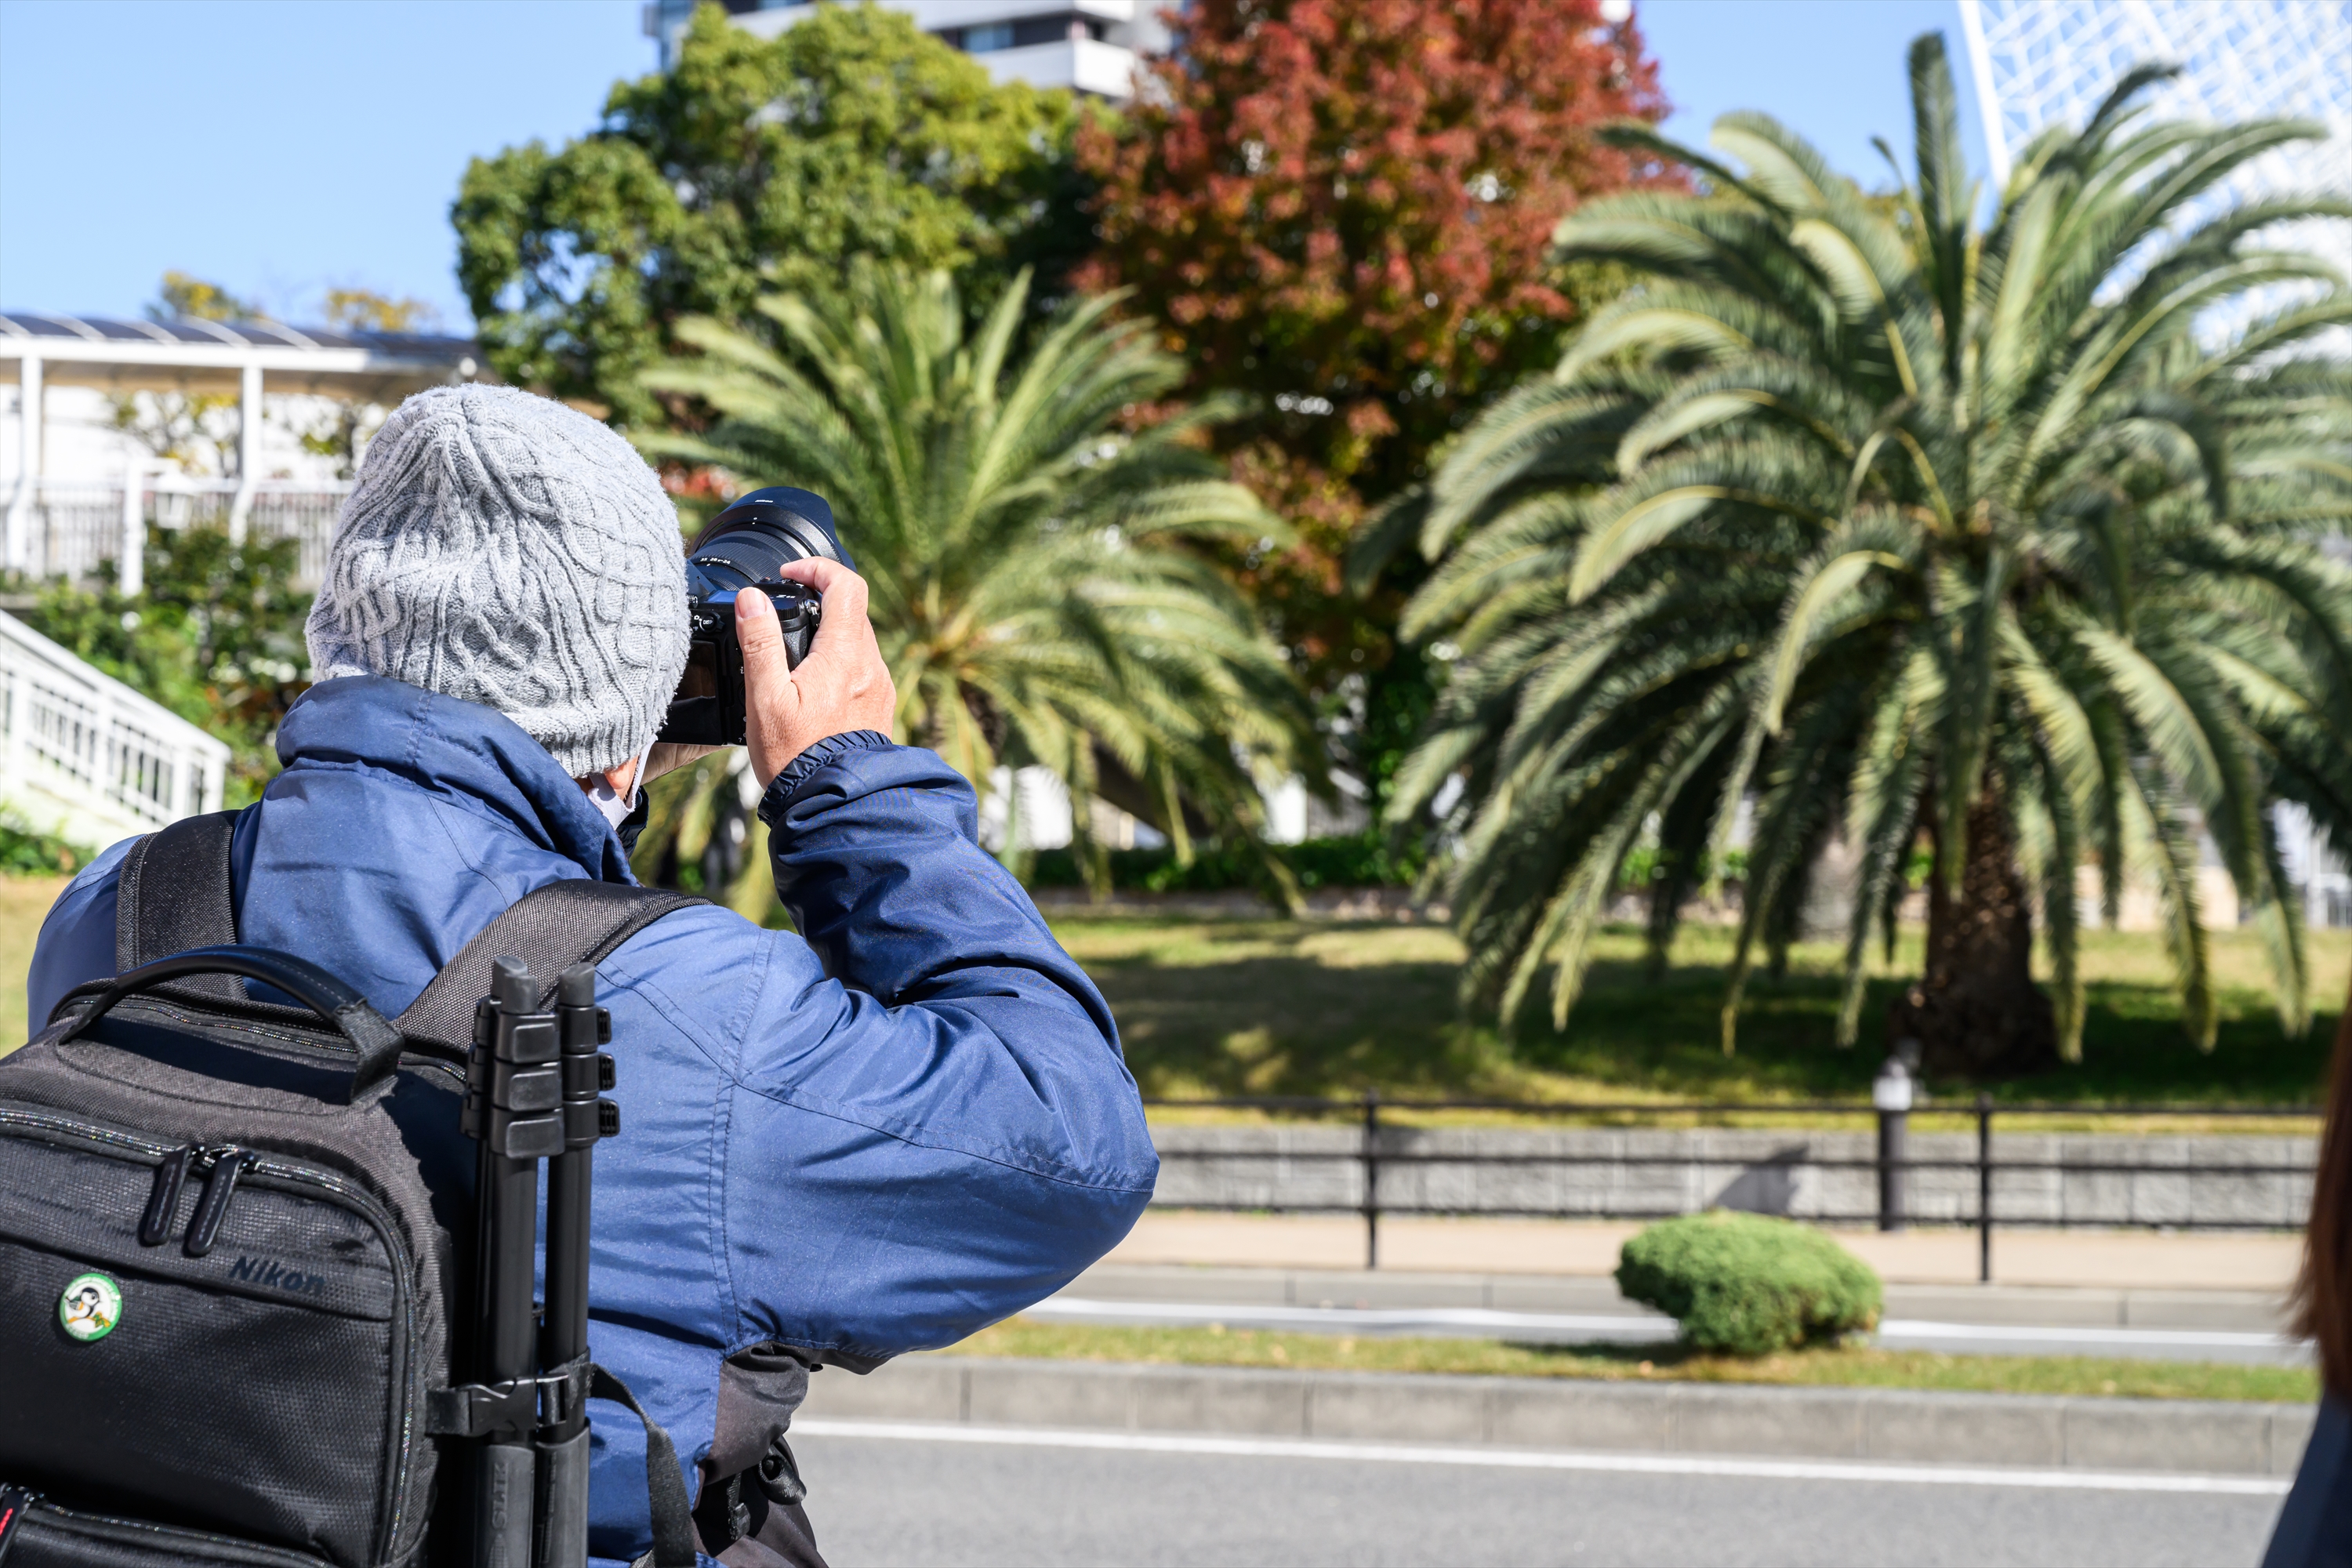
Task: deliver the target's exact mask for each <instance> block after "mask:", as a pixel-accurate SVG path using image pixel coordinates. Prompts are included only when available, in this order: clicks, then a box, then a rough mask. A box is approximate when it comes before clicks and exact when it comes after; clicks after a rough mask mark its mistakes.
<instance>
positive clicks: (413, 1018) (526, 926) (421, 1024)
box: [394, 879, 709, 1050]
mask: <svg viewBox="0 0 2352 1568" xmlns="http://www.w3.org/2000/svg"><path fill="white" fill-rule="evenodd" d="M708 902H709V900H707V899H698V898H695V897H693V896H691V895H690V894H687V893H668V892H663V891H661V890H660V889H655V888H626V887H623V886H622V885H620V884H619V883H617V882H589V881H583V880H580V879H572V880H570V881H562V882H550V883H549V884H548V885H547V886H546V887H544V888H541V889H537V890H535V891H533V892H530V893H526V894H524V895H523V896H522V897H521V898H520V899H518V900H515V902H514V904H513V905H512V907H510V908H509V910H507V911H506V913H504V914H502V915H500V916H499V918H498V919H496V920H494V921H491V922H490V923H489V924H488V925H486V926H484V927H483V928H482V929H481V931H479V932H478V933H477V934H476V936H475V937H474V940H473V941H471V942H467V944H466V946H465V949H464V951H462V952H459V953H458V954H457V957H455V958H453V959H451V960H450V961H449V962H448V963H446V964H445V965H443V966H442V969H441V973H438V974H436V975H435V976H434V977H433V979H432V981H431V982H430V983H429V984H426V986H425V990H424V992H423V993H422V994H419V995H418V996H417V998H416V1000H415V1001H414V1002H412V1003H410V1004H409V1005H408V1011H406V1012H404V1013H403V1014H402V1015H401V1016H399V1017H398V1018H397V1019H395V1020H394V1022H395V1023H396V1024H397V1025H398V1026H399V1027H400V1031H401V1033H403V1034H404V1035H409V1036H413V1037H416V1038H418V1039H426V1040H438V1041H440V1042H441V1043H442V1044H444V1045H448V1046H455V1047H457V1048H459V1049H460V1050H462V1049H464V1048H465V1047H466V1046H467V1044H468V1043H469V1042H470V1041H471V1040H472V1039H473V1037H474V1005H475V1004H476V1003H477V1002H478V1001H480V1000H481V999H482V998H483V997H485V996H487V995H488V994H490V966H491V964H492V963H494V962H495V961H497V960H499V959H501V958H518V959H520V960H521V961H522V962H523V963H525V964H527V965H528V966H529V967H530V973H531V974H532V976H533V977H534V978H535V979H537V980H538V981H539V983H540V988H539V999H540V1005H541V1006H542V1007H544V1006H545V1005H547V1003H548V1000H549V998H551V997H552V996H553V995H554V994H555V983H556V980H557V979H558V977H560V976H561V975H562V973H563V972H564V971H565V970H566V969H569V968H571V967H572V965H573V964H575V963H603V962H604V960H605V959H606V958H607V957H609V956H611V954H612V952H613V950H614V949H615V948H617V947H619V946H620V945H621V944H622V943H623V942H626V941H628V940H629V938H631V937H633V936H635V935H636V934H637V932H639V931H643V930H645V929H646V927H647V926H649V925H651V924H653V922H654V921H657V920H659V919H661V918H662V916H664V915H666V914H669V913H671V912H672V911H673V910H682V909H687V908H688V907H690V906H692V905H695V904H702V903H708Z"/></svg>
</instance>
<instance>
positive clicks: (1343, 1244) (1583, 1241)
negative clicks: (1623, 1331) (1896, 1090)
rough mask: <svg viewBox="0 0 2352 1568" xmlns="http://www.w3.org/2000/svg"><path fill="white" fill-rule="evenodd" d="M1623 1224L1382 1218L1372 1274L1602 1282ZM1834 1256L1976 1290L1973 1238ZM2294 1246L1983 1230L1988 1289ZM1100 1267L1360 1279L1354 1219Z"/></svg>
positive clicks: (2223, 1260)
mask: <svg viewBox="0 0 2352 1568" xmlns="http://www.w3.org/2000/svg"><path fill="white" fill-rule="evenodd" d="M1641 1229H1643V1226H1642V1225H1640V1224H1638V1223H1634V1222H1617V1221H1600V1220H1595V1221H1578V1220H1518V1219H1437V1218H1429V1217H1423V1216H1408V1215H1397V1216H1394V1217H1390V1216H1385V1215H1384V1216H1382V1218H1381V1231H1380V1237H1381V1259H1380V1261H1381V1272H1382V1273H1391V1272H1393V1273H1399V1274H1404V1273H1429V1272H1436V1273H1448V1274H1482V1275H1483V1274H1541V1275H1581V1276H1587V1277H1599V1276H1605V1275H1607V1274H1609V1273H1611V1272H1612V1270H1614V1269H1615V1268H1616V1267H1617V1253H1618V1249H1619V1248H1620V1247H1622V1246H1623V1245H1624V1243H1625V1240H1626V1238H1627V1237H1631V1236H1633V1235H1634V1234H1635V1233H1636V1232H1638V1231H1640V1230H1641ZM1832 1234H1833V1235H1834V1236H1836V1237H1837V1239H1838V1241H1839V1242H1840V1244H1841V1245H1843V1246H1844V1247H1846V1248H1848V1249H1849V1250H1850V1251H1852V1252H1853V1254H1854V1255H1855V1256H1856V1257H1858V1258H1861V1259H1862V1260H1863V1261H1864V1262H1865V1263H1868V1264H1869V1265H1870V1266H1871V1267H1872V1268H1875V1269H1876V1270H1878V1273H1879V1277H1880V1278H1881V1279H1885V1281H1886V1282H1887V1283H1888V1284H1890V1285H1968V1286H1973V1285H1975V1284H1976V1282H1977V1235H1976V1232H1974V1231H1972V1230H1927V1229H1921V1230H1910V1231H1899V1232H1895V1233H1894V1234H1891V1235H1888V1234H1883V1233H1881V1232H1878V1231H1869V1230H1840V1231H1834V1232H1832ZM2302 1247H2303V1238H2302V1237H2299V1236H2295V1235H2293V1234H2290V1233H2263V1234H2254V1235H2243V1234H2238V1235H2217V1234H2210V1233H2201V1232H2189V1233H2178V1232H2175V1233H2165V1232H2153V1231H2137V1230H2135V1231H2121V1230H2118V1231H2095V1230H2063V1231H2061V1230H2006V1229H2002V1228H2000V1227H1999V1226H1995V1227H1994V1230H1993V1242H1992V1277H1993V1280H1994V1282H1995V1283H1996V1284H2000V1285H2026V1286H2047V1287H2072V1288H2088V1289H2109V1290H2114V1289H2140V1290H2147V1289H2155V1290H2227V1291H2242V1292H2263V1293H2266V1294H2269V1295H2272V1296H2277V1295H2282V1294H2284V1292H2285V1291H2286V1290H2287V1289H2289V1288H2290V1287H2291V1286H2292V1285H2293V1284H2294V1273H2295V1268H2296V1267H2297V1264H2298V1262H2299V1260H2300V1258H2301V1256H2302ZM1104 1262H1105V1263H1108V1264H1115V1265H1122V1266H1126V1265H1153V1264H1160V1265H1166V1264H1192V1265H1197V1266H1207V1267H1220V1268H1307V1269H1336V1270H1348V1271H1353V1270H1359V1269H1361V1268H1363V1266H1364V1225H1363V1221H1362V1220H1360V1219H1358V1218H1355V1217H1353V1216H1350V1215H1226V1214H1210V1213H1203V1212H1199V1211H1187V1210H1181V1209H1177V1210H1158V1209H1155V1210H1152V1211H1150V1212H1149V1213H1147V1214H1145V1215H1144V1216H1143V1218H1142V1220H1141V1221H1140V1222H1139V1223H1138V1224H1137V1226H1136V1227H1135V1229H1134V1231H1133V1232H1132V1233H1130V1234H1129V1237H1128V1238H1127V1239H1126V1240H1125V1241H1123V1242H1121V1243H1120V1244H1119V1245H1118V1247H1117V1248H1116V1249H1115V1250H1114V1251H1113V1252H1112V1253H1111V1255H1110V1256H1109V1257H1108V1258H1105V1259H1104Z"/></svg>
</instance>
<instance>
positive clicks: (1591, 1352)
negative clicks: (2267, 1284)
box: [940, 1318, 2319, 1405]
mask: <svg viewBox="0 0 2352 1568" xmlns="http://www.w3.org/2000/svg"><path fill="white" fill-rule="evenodd" d="M940 1353H941V1354H944V1355H984V1356H1029V1357H1038V1358H1043V1359H1047V1360H1054V1361H1100V1362H1144V1363H1156V1364H1160V1365H1177V1366H1270V1367H1287V1368H1290V1369H1291V1370H1294V1371H1305V1370H1310V1369H1311V1370H1315V1371H1339V1372H1421V1373H1454V1374H1460V1373H1476V1374H1482V1375H1486V1376H1498V1377H1586V1378H1601V1379H1605V1380H1609V1381H1612V1382H1626V1383H1633V1382H1643V1381H1656V1382H1666V1381H1681V1382H1687V1383H1768V1384H1802V1385H1808V1386H1812V1387H1832V1388H1932V1389H1950V1390H1958V1391H1963V1392H1968V1393H1979V1394H2093V1395H2114V1396H2116V1397H2118V1398H2125V1397H2128V1398H2137V1399H2256V1400H2276V1401H2280V1402H2283V1403H2287V1404H2296V1405H2308V1404H2310V1403H2312V1402H2313V1401H2314V1400H2315V1399H2317V1398H2318V1397H2319V1380H2318V1374H2317V1373H2313V1372H2310V1371H2307V1370H2305V1369H2303V1368H2300V1367H2276V1366H2230V1365H2222V1364H2218V1363H2205V1362H2160V1361H2126V1360H2114V1361H2106V1360H2100V1359H2097V1358H2095V1357H2091V1356H2007V1355H1940V1354H1937V1353H1936V1352H1932V1351H1883V1350H1872V1349H1867V1348H1863V1347H1845V1346H1822V1347H1820V1348H1818V1349H1809V1350H1802V1351H1796V1352H1790V1353H1789V1354H1786V1355H1773V1356H1759V1357H1758V1358H1756V1359H1754V1360H1752V1361H1751V1360H1744V1359H1742V1358H1740V1357H1737V1356H1713V1355H1701V1354H1699V1353H1698V1352H1695V1351H1688V1350H1685V1349H1683V1348H1681V1347H1679V1346H1673V1345H1519V1344H1507V1343H1505V1342H1502V1341H1499V1340H1450V1339H1449V1340H1412V1339H1369V1338H1368V1339H1340V1338H1337V1337H1334V1336H1332V1335H1328V1334H1297V1333H1276V1332H1269V1331H1251V1330H1247V1329H1234V1330H1230V1331H1229V1330H1227V1329H1225V1328H1223V1326H1221V1325H1218V1324H1211V1325H1209V1326H1208V1327H1206V1328H1198V1329H1151V1328H1136V1329H1118V1328H1095V1327H1092V1326H1088V1325H1082V1324H1072V1323H1037V1322H1031V1321H1028V1320H1026V1319H1023V1318H1014V1319H1013V1320H1012V1321H1009V1322H1003V1323H999V1324H997V1325H996V1326H995V1327H994V1328H992V1329H982V1331H980V1332H979V1333H976V1334H974V1335H972V1336H971V1338H970V1339H968V1340H966V1341H964V1342H962V1343H961V1344H958V1345H952V1346H950V1347H949V1348H948V1349H947V1350H946V1351H944V1352H940Z"/></svg>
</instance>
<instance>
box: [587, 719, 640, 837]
mask: <svg viewBox="0 0 2352 1568" xmlns="http://www.w3.org/2000/svg"><path fill="white" fill-rule="evenodd" d="M653 750H654V743H653V742H652V741H650V740H648V741H647V742H646V749H645V750H644V751H642V752H638V753H637V771H636V772H635V773H633V774H631V775H630V777H629V793H628V794H627V795H614V793H613V784H612V781H611V780H610V779H607V778H605V777H604V776H603V775H602V774H599V775H598V776H597V779H596V782H595V783H594V784H590V785H589V786H588V799H589V802H590V804H591V805H594V806H595V808H596V809H597V810H598V811H601V812H603V813H604V820H605V821H607V822H609V823H611V824H612V825H613V827H614V831H616V832H617V831H618V830H619V828H620V826H621V824H622V823H624V822H625V821H627V820H628V816H629V813H631V812H633V811H635V810H636V809H637V795H638V794H639V792H641V791H642V790H643V789H644V788H645V782H646V758H647V757H649V756H651V755H653Z"/></svg>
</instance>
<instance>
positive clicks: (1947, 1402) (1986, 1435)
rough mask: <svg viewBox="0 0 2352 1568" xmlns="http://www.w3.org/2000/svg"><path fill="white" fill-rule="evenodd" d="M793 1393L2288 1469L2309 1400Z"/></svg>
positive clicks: (1178, 1385)
mask: <svg viewBox="0 0 2352 1568" xmlns="http://www.w3.org/2000/svg"><path fill="white" fill-rule="evenodd" d="M803 1413H804V1414H806V1415H811V1416H817V1417H824V1418H826V1419H833V1420H850V1421H856V1420H869V1421H872V1420H892V1421H931V1422H942V1421H944V1422H968V1423H971V1424H973V1425H975V1426H1053V1427H1064V1428H1071V1427H1076V1428H1090V1429H1094V1430H1098V1431H1100V1430H1109V1431H1132V1432H1196V1433H1198V1432H1213V1433H1218V1434H1222V1435H1227V1436H1254V1437H1319V1438H1354V1439H1378V1440H1388V1441H1405V1442H1422V1443H1493V1444H1507V1445H1509V1446H1512V1447H1536V1448H1591V1449H1604V1450H1608V1451H1610V1452H1619V1453H1665V1454H1716V1455H1761V1456H1767V1457H1770V1458H1822V1459H1888V1460H1907V1461H1910V1462H1913V1463H1920V1462H1926V1463H1945V1464H1971V1465H2025V1466H2035V1467H2040V1468H2063V1469H2084V1470H2093V1469H2096V1470H2168V1471H2178V1472H2183V1473H2192V1474H2202V1475H2248V1476H2292V1475H2294V1472H2295V1468H2296V1466H2297V1465H2298V1464H2299V1463H2300V1462H2301V1461H2302V1458H2303V1448H2304V1445H2305V1443H2306V1442H2307V1441H2308V1440H2309V1439H2310V1436H2311V1425H2312V1417H2313V1414H2314V1412H2313V1410H2312V1409H2311V1407H2310V1406H2307V1405H2261V1404H2253V1403H2250V1402H2238V1401H2231V1400H2187V1399H2181V1400H2171V1399H2097V1398H2075V1397H2070V1396H2065V1395H2048V1394H1943V1393H1928V1392H1922V1391H1916V1390H1909V1389H1891V1388H1771V1387H1748V1386H1744V1385H1738V1384H1700V1383H1679V1384H1677V1383H1657V1384H1623V1383H1601V1382H1593V1381H1586V1380H1579V1379H1574V1378H1521V1377H1467V1376H1462V1377H1457V1376H1451V1375H1445V1374H1438V1373H1418V1374H1416V1373H1349V1372H1275V1371H1269V1370H1265V1369H1260V1368H1255V1367H1205V1366H1204V1367H1192V1366H1142V1365H1129V1364H1125V1363H1104V1362H1055V1361H1015V1360H999V1359H992V1358H984V1357H979V1356H941V1355H909V1356H903V1357H901V1358H899V1359H898V1360H897V1361H893V1362H890V1363H887V1364H886V1365H884V1366H883V1367H881V1368H879V1369H877V1371H875V1372H873V1373H868V1374H866V1375H865V1376H863V1377H860V1376H857V1375H855V1374H848V1375H841V1376H831V1377H819V1378H814V1379H813V1380H811V1382H810V1384H809V1393H808V1401H807V1403H806V1405H803Z"/></svg>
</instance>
